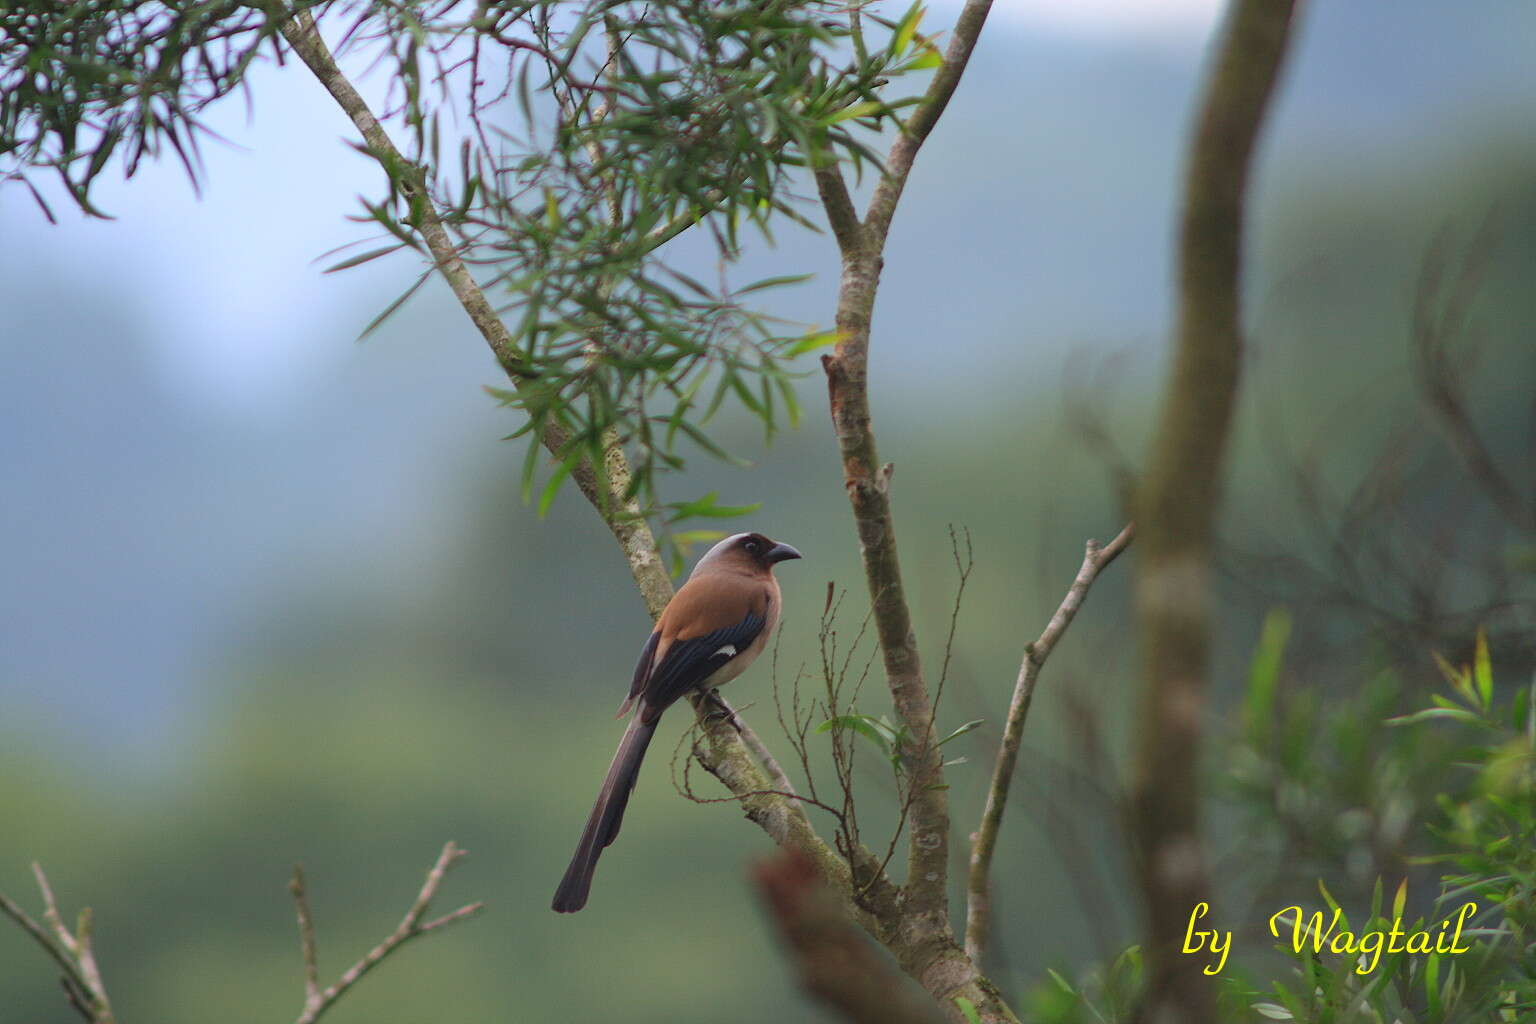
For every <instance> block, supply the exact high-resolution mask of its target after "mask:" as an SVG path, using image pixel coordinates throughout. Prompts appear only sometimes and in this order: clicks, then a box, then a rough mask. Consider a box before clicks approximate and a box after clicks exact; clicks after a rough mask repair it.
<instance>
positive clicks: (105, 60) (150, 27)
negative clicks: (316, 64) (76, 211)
mask: <svg viewBox="0 0 1536 1024" xmlns="http://www.w3.org/2000/svg"><path fill="white" fill-rule="evenodd" d="M275 31H276V23H275V22H274V20H273V19H272V17H271V15H270V14H269V13H268V11H267V10H266V9H265V8H263V7H262V6H261V5H256V4H246V3H238V2H234V0H205V2H174V3H163V2H155V0H76V2H72V3H61V2H58V0H16V2H13V3H7V4H4V5H0V183H3V182H6V181H15V182H19V183H21V184H22V185H23V186H24V187H26V188H28V189H29V190H30V191H31V193H32V195H33V197H34V198H36V200H37V201H38V203H39V205H40V206H41V207H42V209H43V212H44V213H45V214H46V215H47V216H48V218H49V219H50V220H52V219H53V211H52V209H51V208H50V207H49V205H48V203H47V201H46V200H45V199H44V198H43V196H42V193H41V192H40V191H39V190H38V189H37V187H36V186H35V185H33V183H32V182H31V181H30V180H29V179H28V171H31V170H43V171H46V172H51V173H52V174H53V175H54V176H56V177H57V178H58V180H59V181H60V182H61V183H62V185H63V187H64V189H65V190H66V191H67V193H68V194H69V196H70V198H71V199H73V200H74V202H75V203H76V204H78V205H79V207H80V208H81V209H82V210H84V211H85V212H86V213H88V214H91V215H93V216H98V217H104V216H106V214H105V213H103V212H102V211H101V210H100V209H98V208H97V207H96V206H95V205H94V203H93V202H92V200H91V196H90V192H91V186H92V185H93V184H94V183H95V181H96V179H97V176H98V175H100V174H101V172H102V171H103V170H105V169H106V168H107V166H108V164H109V162H110V161H111V159H112V158H113V156H114V155H120V156H121V158H122V160H123V162H124V164H125V168H126V173H127V175H128V176H130V177H131V176H132V175H133V173H134V171H135V170H137V168H138V167H139V165H140V161H142V160H143V159H144V158H145V157H149V158H151V159H154V158H157V157H159V156H160V155H161V154H162V152H165V151H170V152H174V153H175V154H176V156H177V158H178V159H179V160H180V161H181V163H182V166H183V167H185V168H186V171H187V174H188V176H189V177H191V178H192V180H193V182H194V183H195V182H196V180H197V169H198V140H199V138H200V137H201V136H202V135H203V134H204V133H205V132H206V130H207V129H206V128H205V127H204V125H203V124H202V123H201V122H200V121H199V115H200V113H201V111H202V110H203V108H204V107H206V106H207V105H208V104H210V103H212V102H214V101H215V100H217V99H220V98H221V97H223V96H225V95H227V94H228V93H230V92H231V91H233V90H234V89H235V88H237V87H238V86H239V85H240V83H241V82H242V80H243V78H244V75H245V73H246V71H247V69H248V68H249V67H250V65H251V63H252V61H254V60H255V59H256V58H257V57H258V55H259V54H260V52H261V48H262V46H263V44H265V43H266V42H267V41H268V40H269V39H270V37H271V36H272V34H273V33H274V32H275Z"/></svg>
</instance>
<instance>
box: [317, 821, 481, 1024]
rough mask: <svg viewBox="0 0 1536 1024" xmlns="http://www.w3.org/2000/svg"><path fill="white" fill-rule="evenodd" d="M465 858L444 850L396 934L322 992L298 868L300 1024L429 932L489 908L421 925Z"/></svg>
mask: <svg viewBox="0 0 1536 1024" xmlns="http://www.w3.org/2000/svg"><path fill="white" fill-rule="evenodd" d="M463 857H464V851H463V850H461V849H459V848H458V846H456V845H455V844H453V843H451V842H450V843H447V844H445V845H444V846H443V852H442V853H440V854H438V857H437V862H436V863H434V864H433V865H432V868H431V870H429V871H428V872H427V878H426V881H425V882H423V883H422V886H421V891H419V892H418V893H417V894H416V898H415V900H413V901H412V902H411V906H410V909H408V910H407V911H406V912H405V917H404V918H402V919H401V921H400V924H399V925H398V926H397V927H396V928H395V930H394V931H393V932H391V933H390V934H389V936H388V937H387V938H385V939H384V941H383V942H380V943H379V944H378V945H377V946H374V947H373V948H372V949H370V950H369V951H368V952H367V953H366V954H364V956H363V958H362V959H361V960H359V961H358V962H357V963H355V964H353V965H352V966H351V967H349V968H347V971H346V973H345V974H343V975H342V976H341V977H340V978H338V979H337V980H336V983H335V984H334V985H331V986H330V987H329V988H327V989H325V990H324V991H323V992H322V991H318V985H317V984H315V983H313V981H312V979H313V978H314V977H315V976H316V973H317V972H316V968H315V944H314V928H313V925H312V924H311V923H310V920H311V919H310V914H309V897H308V893H307V892H306V890H305V886H304V874H303V872H302V871H300V870H299V869H298V868H294V872H293V880H292V881H291V882H290V883H289V885H288V888H289V891H291V892H292V893H293V899H294V903H295V904H296V906H297V907H298V915H299V938H300V943H301V944H302V945H303V948H304V949H303V951H304V979H305V986H304V987H305V996H304V1010H303V1012H301V1013H300V1014H299V1016H298V1020H297V1022H296V1024H315V1021H317V1020H319V1019H320V1018H321V1016H323V1015H324V1014H325V1012H326V1011H327V1010H329V1009H330V1008H331V1007H332V1006H333V1005H335V1003H336V1001H337V1000H338V999H340V998H341V997H342V996H344V995H346V994H347V992H348V990H350V989H351V988H352V986H353V985H356V984H357V983H358V982H359V981H361V980H362V979H363V976H364V975H366V974H367V973H368V972H369V971H371V970H373V969H374V968H375V967H377V966H378V965H379V964H381V963H383V962H384V961H385V960H386V959H387V958H388V957H389V956H390V955H391V954H393V953H394V952H395V951H396V950H398V949H399V948H400V947H401V946H404V945H405V944H406V943H407V942H410V941H411V940H412V939H415V938H417V937H419V936H422V935H426V934H427V933H429V932H433V931H436V930H438V929H440V928H443V927H446V926H447V925H450V924H452V923H454V922H455V921H461V920H463V919H464V918H466V917H470V916H471V915H473V914H477V913H479V912H480V910H481V909H482V908H483V907H484V906H485V904H484V903H479V902H476V903H470V904H468V905H467V906H463V907H460V908H459V909H458V910H455V911H453V912H452V913H450V914H444V915H443V916H442V917H439V918H437V919H435V920H432V921H428V922H427V923H426V924H423V923H422V922H421V919H422V917H423V916H425V915H426V912H427V910H428V909H429V908H430V907H431V905H432V900H433V899H434V898H435V897H436V896H437V890H438V887H439V886H441V885H442V884H443V879H444V878H445V877H446V876H447V874H448V870H449V869H450V868H452V867H453V866H454V865H455V864H456V863H458V862H459V860H461V859H462V858H463Z"/></svg>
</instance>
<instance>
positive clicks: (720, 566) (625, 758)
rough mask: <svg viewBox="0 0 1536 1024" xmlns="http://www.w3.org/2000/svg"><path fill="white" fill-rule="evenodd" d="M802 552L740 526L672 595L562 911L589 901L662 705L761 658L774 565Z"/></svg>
mask: <svg viewBox="0 0 1536 1024" xmlns="http://www.w3.org/2000/svg"><path fill="white" fill-rule="evenodd" d="M800 557H802V556H801V554H800V552H798V551H796V550H795V549H794V548H792V547H790V546H789V545H788V544H780V543H777V542H775V541H772V540H770V539H768V538H767V537H765V536H763V535H762V534H761V533H738V534H735V535H733V536H730V537H727V538H725V539H724V540H722V541H720V542H719V543H717V544H716V545H715V546H714V547H712V548H710V549H709V550H708V551H706V552H705V553H704V557H702V558H700V559H699V561H698V564H697V565H695V566H694V567H693V572H692V573H690V574H689V576H688V580H687V582H685V583H684V584H683V585H682V587H681V588H680V589H679V590H678V592H677V593H676V594H675V595H673V597H672V600H671V601H669V602H668V603H667V607H666V608H665V609H664V610H663V611H662V613H661V617H660V618H658V619H657V620H656V628H655V630H654V631H653V632H652V633H651V636H650V639H648V640H647V641H646V642H645V646H644V647H643V648H642V649H641V651H640V663H639V664H638V665H636V666H635V676H634V680H633V682H632V683H631V684H630V687H629V696H628V697H626V698H625V699H624V702H623V703H622V704H621V705H619V713H618V715H616V716H615V717H619V718H622V717H623V716H624V715H625V714H626V713H628V712H629V711H630V709H631V708H633V709H634V715H633V717H631V718H630V720H629V726H628V727H627V728H626V729H625V730H624V737H623V739H621V740H620V741H619V749H618V750H617V751H616V752H615V753H614V755H613V763H612V764H610V765H609V766H608V774H607V776H606V777H605V778H604V779H603V785H602V788H601V789H599V790H598V791H597V802H596V803H595V804H594V805H593V806H592V813H591V815H589V816H588V818H587V825H586V828H584V829H583V830H582V833H581V841H580V842H579V843H577V845H576V853H575V855H574V856H572V857H571V864H570V867H568V868H566V871H565V877H564V878H562V879H561V880H560V887H559V888H558V889H556V890H555V898H554V901H553V903H552V904H551V907H552V908H553V909H554V910H555V911H556V912H557V913H561V914H572V913H575V912H576V911H578V910H580V909H581V908H582V907H584V906H586V905H587V896H588V894H589V893H590V892H591V889H592V873H593V871H595V870H596V868H597V858H598V857H599V856H601V855H602V852H603V850H604V849H605V848H607V847H608V846H609V845H610V844H612V843H613V840H614V839H615V837H617V836H618V834H619V825H620V824H621V823H622V822H623V820H624V808H625V806H626V805H627V804H628V803H629V795H630V793H631V792H633V791H634V788H635V781H636V780H637V779H638V778H639V776H640V762H641V761H642V760H644V758H645V749H646V747H648V746H649V745H650V742H651V737H652V736H653V735H655V733H656V724H657V722H658V721H659V720H660V718H661V713H662V712H663V711H665V710H667V708H669V707H671V706H672V704H674V703H675V702H676V701H677V700H678V698H680V697H684V696H687V695H688V694H690V693H693V692H695V691H704V692H710V691H713V690H715V689H717V688H719V687H721V686H723V685H725V684H726V683H728V682H730V681H731V680H732V679H735V678H736V677H737V676H739V675H741V673H742V672H744V671H746V668H747V666H748V665H750V664H752V662H753V661H754V660H756V658H757V656H758V655H759V654H761V653H762V651H763V648H764V647H765V646H767V643H768V637H769V636H770V635H771V634H772V633H773V629H774V627H775V626H777V625H778V623H779V610H780V598H779V581H778V580H777V579H776V578H775V577H774V575H773V567H774V566H775V565H777V564H778V563H780V562H785V561H788V560H790V559H793V558H800Z"/></svg>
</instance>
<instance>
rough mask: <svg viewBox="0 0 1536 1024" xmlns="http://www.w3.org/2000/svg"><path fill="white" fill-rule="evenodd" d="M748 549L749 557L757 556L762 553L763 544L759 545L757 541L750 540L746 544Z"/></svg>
mask: <svg viewBox="0 0 1536 1024" xmlns="http://www.w3.org/2000/svg"><path fill="white" fill-rule="evenodd" d="M746 549H747V554H749V555H757V554H761V553H762V550H763V546H762V545H761V544H759V543H758V542H757V541H755V540H749V541H747V543H746Z"/></svg>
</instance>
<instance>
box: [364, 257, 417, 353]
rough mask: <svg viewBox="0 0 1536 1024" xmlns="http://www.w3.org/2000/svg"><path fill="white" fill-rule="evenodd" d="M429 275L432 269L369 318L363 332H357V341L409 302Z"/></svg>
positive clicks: (377, 327) (376, 328) (380, 325)
mask: <svg viewBox="0 0 1536 1024" xmlns="http://www.w3.org/2000/svg"><path fill="white" fill-rule="evenodd" d="M431 276H432V271H430V270H428V271H427V272H426V273H424V274H422V275H421V276H420V277H418V278H417V279H416V283H415V284H413V285H411V286H410V287H409V288H407V289H406V290H405V293H404V294H403V295H401V296H400V297H399V298H397V299H396V300H395V301H394V302H391V303H390V304H389V305H388V306H385V307H384V312H382V313H380V314H379V315H378V316H376V317H374V318H373V319H372V320H370V321H369V322H368V326H367V327H364V328H363V333H361V334H359V335H358V336H357V340H358V341H362V340H363V339H364V338H366V337H368V336H369V335H370V334H372V333H373V332H374V331H376V330H378V329H379V328H380V327H382V326H383V325H384V321H386V320H388V319H389V318H390V317H392V316H394V315H395V312H396V311H397V310H398V309H399V308H400V307H401V306H403V305H405V304H406V303H407V302H409V301H410V298H411V296H412V295H415V294H416V292H417V290H418V289H420V288H421V286H422V285H424V284H426V283H427V278H429V277H431Z"/></svg>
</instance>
